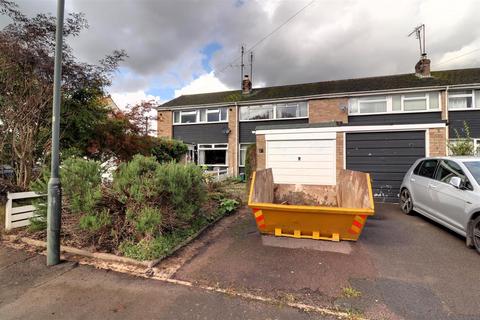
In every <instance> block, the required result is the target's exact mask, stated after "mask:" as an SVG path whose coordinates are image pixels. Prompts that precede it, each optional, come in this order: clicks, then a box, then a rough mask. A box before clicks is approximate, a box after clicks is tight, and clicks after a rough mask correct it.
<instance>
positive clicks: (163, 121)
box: [157, 111, 173, 138]
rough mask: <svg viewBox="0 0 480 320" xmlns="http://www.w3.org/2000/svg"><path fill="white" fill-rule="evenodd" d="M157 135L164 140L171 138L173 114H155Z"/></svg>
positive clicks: (165, 112) (163, 112)
mask: <svg viewBox="0 0 480 320" xmlns="http://www.w3.org/2000/svg"><path fill="white" fill-rule="evenodd" d="M157 114H158V116H157V135H158V136H159V137H164V138H173V112H172V111H158V112H157Z"/></svg>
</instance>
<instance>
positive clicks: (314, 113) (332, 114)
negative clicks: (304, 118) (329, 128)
mask: <svg viewBox="0 0 480 320" xmlns="http://www.w3.org/2000/svg"><path fill="white" fill-rule="evenodd" d="M330 121H342V122H343V123H348V98H334V99H320V100H310V101H308V122H309V123H320V122H330Z"/></svg>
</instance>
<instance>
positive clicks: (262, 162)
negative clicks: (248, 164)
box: [256, 134, 267, 170]
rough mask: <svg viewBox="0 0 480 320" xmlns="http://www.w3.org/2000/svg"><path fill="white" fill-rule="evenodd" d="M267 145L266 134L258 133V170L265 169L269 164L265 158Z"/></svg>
mask: <svg viewBox="0 0 480 320" xmlns="http://www.w3.org/2000/svg"><path fill="white" fill-rule="evenodd" d="M266 146H267V144H266V143H265V135H264V134H261V135H257V150H256V151H257V170H263V169H265V166H266V165H267V164H266V159H265V153H266V152H267V150H266Z"/></svg>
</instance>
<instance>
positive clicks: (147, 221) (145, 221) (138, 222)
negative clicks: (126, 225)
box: [127, 206, 162, 236]
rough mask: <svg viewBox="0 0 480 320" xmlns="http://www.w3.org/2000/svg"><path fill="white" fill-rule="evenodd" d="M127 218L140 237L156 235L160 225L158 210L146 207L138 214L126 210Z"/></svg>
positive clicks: (159, 212)
mask: <svg viewBox="0 0 480 320" xmlns="http://www.w3.org/2000/svg"><path fill="white" fill-rule="evenodd" d="M127 218H128V219H129V220H130V221H132V222H133V223H134V226H135V230H136V231H137V232H138V233H140V234H142V235H148V236H153V235H155V234H158V233H159V231H160V227H161V224H162V213H161V211H160V209H158V208H152V207H148V206H146V207H143V208H141V209H140V211H139V212H138V213H134V212H132V211H131V210H128V211H127Z"/></svg>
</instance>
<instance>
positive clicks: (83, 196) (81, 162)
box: [60, 158, 102, 214]
mask: <svg viewBox="0 0 480 320" xmlns="http://www.w3.org/2000/svg"><path fill="white" fill-rule="evenodd" d="M101 173H102V170H101V166H100V163H98V162H96V161H93V160H85V159H81V158H69V159H67V160H65V161H64V162H63V164H62V166H61V171H60V174H61V179H62V190H63V194H64V195H65V197H67V199H68V202H69V209H70V210H71V212H72V213H78V214H80V213H88V214H93V212H94V210H95V207H96V206H97V204H98V202H99V200H100V199H101V198H102V192H101V182H102V177H101Z"/></svg>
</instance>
